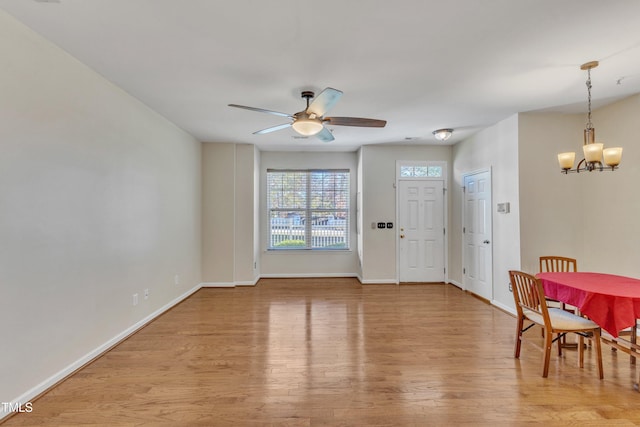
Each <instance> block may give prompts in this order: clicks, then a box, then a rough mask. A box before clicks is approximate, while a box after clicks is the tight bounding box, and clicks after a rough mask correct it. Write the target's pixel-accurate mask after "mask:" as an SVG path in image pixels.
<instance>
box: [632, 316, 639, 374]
mask: <svg viewBox="0 0 640 427" xmlns="http://www.w3.org/2000/svg"><path fill="white" fill-rule="evenodd" d="M637 339H638V325H637V324H636V325H633V326H632V327H631V339H630V341H631V344H635V343H636V341H637ZM634 353H635V350H634V349H633V346H631V364H632V365H635V364H636V356H635V355H634Z"/></svg>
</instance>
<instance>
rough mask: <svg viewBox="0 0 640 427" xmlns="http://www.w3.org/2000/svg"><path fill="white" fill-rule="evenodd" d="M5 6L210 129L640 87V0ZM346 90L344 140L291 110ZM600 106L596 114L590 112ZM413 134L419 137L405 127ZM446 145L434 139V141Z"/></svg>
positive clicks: (461, 109)
mask: <svg viewBox="0 0 640 427" xmlns="http://www.w3.org/2000/svg"><path fill="white" fill-rule="evenodd" d="M0 8H3V9H4V10H5V11H7V12H8V13H9V14H11V15H13V16H15V17H16V18H17V19H19V20H20V21H22V22H24V23H25V24H26V25H28V26H29V27H31V28H33V29H34V30H35V31H36V32H38V33H40V34H42V35H43V36H44V37H46V38H48V39H49V40H51V41H52V42H53V43H55V44H57V45H58V46H60V47H62V48H63V49H64V50H66V51H67V52H69V53H70V54H71V55H73V56H74V57H76V58H78V59H79V60H80V61H82V62H83V63H85V64H87V65H88V66H89V67H91V68H93V69H94V70H96V71H97V72H98V73H100V74H102V75H103V76H104V77H106V78H107V79H109V80H110V81H112V82H113V83H115V84H116V85H118V86H119V87H121V88H122V89H124V90H125V91H126V92H128V93H130V94H131V95H133V96H134V97H136V98H138V99H139V100H141V101H142V102H143V103H145V104H146V105H148V106H149V107H151V108H152V109H153V110H155V111H157V112H158V113H160V114H162V115H163V116H165V117H166V118H167V119H169V120H171V121H172V122H174V123H175V124H176V125H178V126H179V127H181V128H182V129H184V130H186V131H187V132H189V133H191V134H192V135H193V136H195V137H196V138H197V139H199V140H201V141H205V142H239V143H251V144H256V145H258V146H259V147H260V149H262V150H281V149H287V150H338V151H342V150H353V149H356V148H357V147H359V146H360V145H363V144H379V143H402V144H406V143H413V144H436V143H439V142H437V141H435V140H434V138H433V136H432V135H431V132H432V131H433V130H435V129H438V128H443V127H451V128H454V129H455V132H454V135H453V137H452V138H451V139H450V140H449V141H448V142H447V143H455V142H457V141H460V140H461V139H463V138H465V137H467V136H469V135H471V134H472V133H474V132H476V131H478V130H480V129H482V128H484V127H486V126H489V125H492V124H494V123H496V122H498V121H500V120H502V119H504V118H506V117H508V116H510V115H512V114H514V113H517V112H524V111H532V110H547V109H551V110H556V111H567V112H579V111H586V98H587V93H586V88H585V84H584V82H585V80H586V72H585V71H581V70H580V64H582V63H584V62H587V61H591V60H599V61H600V66H599V67H598V68H596V69H595V70H593V71H592V82H593V89H592V92H593V99H594V106H595V107H597V106H599V105H604V104H605V103H606V102H610V101H611V100H614V99H619V98H621V97H625V96H628V95H630V94H634V93H638V92H640V1H638V0H615V1H602V0H484V1H478V0H447V1H443V0H439V1H434V0H393V1H388V0H384V1H383V0H367V1H365V0H361V1H347V0H325V1H322V2H318V1H311V0H272V1H266V0H233V1H224V2H223V1H211V0H39V1H38V0H0ZM327 86H330V87H334V88H337V89H340V90H342V91H344V96H343V97H342V99H341V100H340V101H339V103H338V104H337V105H336V106H335V107H334V108H333V110H331V112H330V114H328V115H332V116H355V117H369V118H375V119H385V120H387V121H388V124H387V126H386V127H385V128H383V129H369V128H352V127H344V126H335V127H332V130H333V133H334V136H335V141H333V142H331V143H322V142H320V141H318V140H316V139H315V138H313V137H311V138H309V139H298V138H294V136H295V135H296V134H295V132H294V131H293V130H291V129H287V130H284V131H279V132H274V133H271V134H267V135H253V134H252V132H254V131H256V130H259V129H263V128H266V127H270V126H273V125H277V124H281V123H286V122H287V119H286V118H282V117H277V116H273V115H268V114H262V113H257V112H252V111H246V110H240V109H234V108H230V107H228V106H227V104H229V103H236V104H243V105H249V106H253V107H259V108H265V109H270V110H276V111H282V112H286V113H294V112H297V111H300V110H303V109H304V105H305V101H304V100H303V99H302V98H300V91H301V90H306V89H311V90H315V91H316V93H317V92H319V91H320V90H322V89H323V88H325V87H327ZM597 122H598V118H597V114H594V117H593V123H594V125H595V126H596V127H597ZM407 138H412V140H410V141H408V140H407ZM440 144H441V143H440Z"/></svg>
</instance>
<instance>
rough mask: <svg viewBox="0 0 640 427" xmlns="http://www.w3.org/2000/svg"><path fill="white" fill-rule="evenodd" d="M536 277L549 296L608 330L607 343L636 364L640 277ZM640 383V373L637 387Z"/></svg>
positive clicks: (566, 274)
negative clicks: (622, 352) (627, 355)
mask: <svg viewBox="0 0 640 427" xmlns="http://www.w3.org/2000/svg"><path fill="white" fill-rule="evenodd" d="M536 277H537V278H538V279H540V281H541V282H542V286H543V288H544V292H545V296H547V297H548V298H550V299H554V300H557V301H560V302H564V303H565V304H569V305H572V306H574V307H576V308H577V309H578V311H579V312H580V314H582V315H584V316H586V317H588V318H589V319H591V320H592V321H594V322H595V323H597V324H598V325H599V326H600V327H601V328H602V330H604V331H605V332H607V334H608V336H607V334H603V335H602V341H603V342H604V343H605V344H609V345H611V346H612V347H615V348H617V349H620V350H622V351H624V352H626V353H628V354H630V355H631V357H632V358H631V360H632V363H635V356H636V354H637V353H639V352H640V346H638V345H637V344H636V341H637V337H636V334H635V332H636V328H635V327H636V320H637V319H640V279H635V278H632V277H625V276H618V275H615V274H605V273H588V272H547V273H538V274H536ZM629 328H633V329H631V332H632V333H623V331H625V330H627V331H625V332H628V331H629ZM622 336H630V338H629V339H625V338H623V337H622ZM638 356H640V355H638ZM639 382H640V373H639V378H638V381H637V382H636V384H635V385H634V387H635V389H636V390H638V383H639Z"/></svg>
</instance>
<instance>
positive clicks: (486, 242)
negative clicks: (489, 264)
mask: <svg viewBox="0 0 640 427" xmlns="http://www.w3.org/2000/svg"><path fill="white" fill-rule="evenodd" d="M482 243H484V244H485V245H488V244H489V243H491V242H490V241H488V240H485V241H484V242H482Z"/></svg>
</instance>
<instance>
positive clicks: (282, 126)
mask: <svg viewBox="0 0 640 427" xmlns="http://www.w3.org/2000/svg"><path fill="white" fill-rule="evenodd" d="M290 127H291V123H285V124H283V125H278V126H271V127H270V128H266V129H262V130H258V131H255V132H254V133H253V134H254V135H262V134H264V133H270V132H275V131H277V130H282V129H286V128H290Z"/></svg>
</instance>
